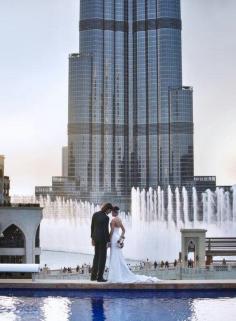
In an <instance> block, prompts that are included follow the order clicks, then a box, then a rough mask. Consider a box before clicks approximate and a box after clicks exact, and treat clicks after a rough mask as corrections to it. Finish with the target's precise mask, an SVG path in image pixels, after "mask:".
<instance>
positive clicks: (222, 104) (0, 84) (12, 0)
mask: <svg viewBox="0 0 236 321" xmlns="http://www.w3.org/2000/svg"><path fill="white" fill-rule="evenodd" d="M182 19H183V81H184V84H185V85H191V86H193V87H194V122H195V174H196V175H208V174H209V175H217V182H218V184H233V183H236V148H235V141H234V140H235V138H236V126H235V120H236V104H235V102H236V88H235V87H236V64H235V59H236V38H235V32H236V1H235V0H182ZM78 21H79V0H20V1H19V0H8V1H6V0H0V41H1V42H0V46H1V47H0V137H1V139H0V154H4V155H5V156H6V174H8V175H10V176H11V183H12V188H11V193H12V194H32V193H33V192H34V186H35V185H48V184H50V182H51V177H52V176H53V175H60V174H61V147H62V146H63V145H65V144H66V142H67V136H66V127H67V95H68V76H67V75H68V54H69V53H71V52H77V51H78V44H79V32H78Z"/></svg>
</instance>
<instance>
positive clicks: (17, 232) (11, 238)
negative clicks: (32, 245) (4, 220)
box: [0, 224, 25, 248]
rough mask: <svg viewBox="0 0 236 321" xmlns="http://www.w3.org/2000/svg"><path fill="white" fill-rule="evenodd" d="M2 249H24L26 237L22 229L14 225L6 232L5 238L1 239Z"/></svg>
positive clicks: (4, 232)
mask: <svg viewBox="0 0 236 321" xmlns="http://www.w3.org/2000/svg"><path fill="white" fill-rule="evenodd" d="M0 247H1V248H4V247H5V248H24V247H25V236H24V234H23V232H22V231H21V229H20V228H19V227H17V226H16V225H14V224H12V225H11V226H9V227H8V228H7V229H6V230H5V231H3V237H1V238H0Z"/></svg>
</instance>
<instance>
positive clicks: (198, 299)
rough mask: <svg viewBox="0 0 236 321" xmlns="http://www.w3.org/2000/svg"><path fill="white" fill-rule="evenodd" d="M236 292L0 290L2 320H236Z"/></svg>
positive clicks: (0, 316) (0, 315)
mask: <svg viewBox="0 0 236 321" xmlns="http://www.w3.org/2000/svg"><path fill="white" fill-rule="evenodd" d="M235 315H236V292H233V291H232V292H231V291H229V292H222V291H219V292H211V291H210V292H204V293H202V292H199V291H195V292H190V291H186V292H183V291H181V292H170V291H163V292H155V291H148V292H139V291H134V292H128V291H124V292H120V291H114V292H113V291H110V292H102V291H101V292H78V291H55V292H54V291H36V292H32V291H30V290H14V291H13V292H12V291H11V290H6V291H3V290H2V291H1V292H0V320H1V321H20V320H22V321H79V320H80V321H105V320H106V321H146V320H148V321H159V320H160V321H222V320H226V321H235Z"/></svg>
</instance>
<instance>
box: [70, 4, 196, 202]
mask: <svg viewBox="0 0 236 321" xmlns="http://www.w3.org/2000/svg"><path fill="white" fill-rule="evenodd" d="M181 28H182V24H181V14H180V0H80V53H79V54H71V55H70V58H69V124H68V157H69V161H68V164H69V165H68V174H69V176H72V177H76V178H77V179H78V180H79V184H80V197H81V198H82V199H87V200H90V201H94V202H101V201H105V200H107V199H110V200H111V201H112V200H113V201H115V200H123V201H124V202H125V200H128V199H129V198H130V192H131V187H132V186H135V187H141V188H145V187H150V186H151V187H157V186H158V185H161V186H163V187H165V186H168V185H175V186H181V185H188V184H191V183H192V181H193V115H192V114H193V113H192V109H193V108H192V89H191V88H190V87H183V86H182V49H181Z"/></svg>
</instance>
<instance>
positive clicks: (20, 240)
mask: <svg viewBox="0 0 236 321" xmlns="http://www.w3.org/2000/svg"><path fill="white" fill-rule="evenodd" d="M41 220H42V208H41V207H40V206H39V204H10V205H3V204H2V205H1V206H0V263H28V264H30V263H40V222H41Z"/></svg>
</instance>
